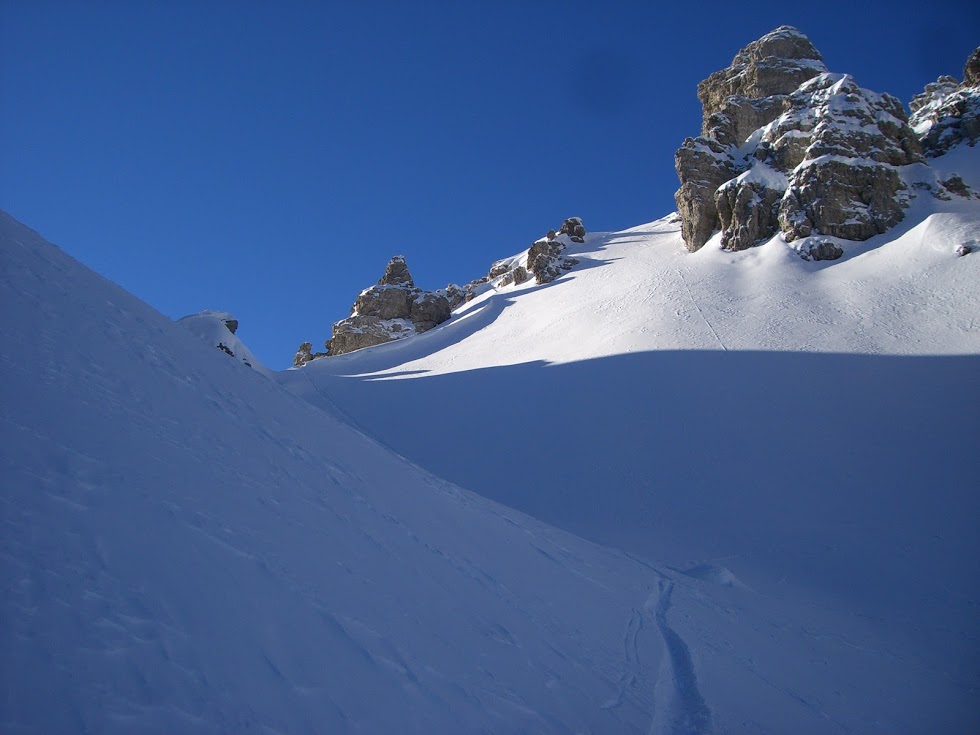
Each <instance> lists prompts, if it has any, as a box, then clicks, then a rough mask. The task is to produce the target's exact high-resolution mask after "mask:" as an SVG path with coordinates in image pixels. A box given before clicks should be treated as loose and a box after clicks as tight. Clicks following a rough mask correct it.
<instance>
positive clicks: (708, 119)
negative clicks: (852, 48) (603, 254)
mask: <svg viewBox="0 0 980 735" xmlns="http://www.w3.org/2000/svg"><path fill="white" fill-rule="evenodd" d="M968 69H969V65H968ZM968 74H969V73H968ZM968 78H969V76H968ZM952 81H953V82H955V80H952ZM957 95H959V96H958V97H957ZM698 97H699V99H700V100H701V103H702V107H703V122H702V131H701V135H700V136H699V137H697V138H688V139H687V140H685V141H684V143H683V145H682V146H681V148H680V149H679V150H678V151H677V153H676V155H675V163H676V168H677V174H678V177H679V178H680V181H681V187H680V189H679V190H678V191H677V194H676V195H675V198H676V201H677V206H678V210H679V213H680V215H681V218H682V234H683V237H684V241H685V243H686V244H687V247H688V249H689V250H691V251H695V250H698V249H699V248H701V247H702V246H703V245H704V244H705V242H707V241H708V239H709V238H710V237H711V236H712V234H713V233H714V232H715V231H716V230H718V229H719V228H720V229H721V244H722V247H724V248H726V249H729V250H744V249H745V248H748V247H751V246H752V245H754V244H756V243H758V242H760V241H764V240H768V239H769V238H771V237H772V236H773V235H775V234H776V233H777V232H781V233H782V234H783V236H784V237H785V239H786V241H787V242H794V241H795V243H794V247H795V248H796V249H798V251H799V252H800V254H801V255H803V257H805V258H808V259H809V258H814V259H829V258H836V257H840V255H841V254H842V253H843V250H842V249H841V248H840V246H839V245H838V244H836V243H835V242H834V240H866V239H868V238H869V237H873V236H874V235H877V234H880V233H882V232H885V231H886V230H888V229H889V228H891V227H893V226H894V225H895V224H897V223H898V222H900V221H901V220H902V218H903V217H904V208H905V206H906V204H907V201H908V199H909V196H910V194H909V191H908V186H907V184H906V183H905V181H903V175H902V174H903V167H906V166H911V165H913V164H921V163H922V162H923V161H924V160H925V159H924V156H923V145H924V143H920V140H919V137H918V136H917V135H916V133H917V132H924V131H925V130H926V122H925V121H923V122H922V123H920V125H919V126H917V129H916V130H915V131H914V130H913V129H912V127H910V125H909V122H908V118H907V116H906V114H905V110H904V108H903V106H902V104H901V102H899V100H897V99H896V98H895V97H892V96H891V95H888V94H878V93H875V92H872V91H870V90H868V89H864V88H863V87H860V86H859V85H858V84H857V83H856V82H855V80H854V79H853V78H852V77H851V76H849V75H847V74H831V73H829V72H828V71H827V69H826V67H825V65H824V63H823V60H822V57H821V56H820V54H819V52H818V51H817V50H816V49H815V48H814V47H813V45H812V44H811V43H810V41H809V39H807V38H806V36H804V35H803V34H802V33H800V32H799V31H798V30H796V29H795V28H791V27H789V26H782V27H780V28H778V29H776V30H775V31H773V32H772V33H769V34H767V35H766V36H763V37H762V38H761V39H759V40H758V41H755V42H753V43H751V44H749V45H748V46H746V47H745V48H744V49H742V50H741V51H740V52H739V53H738V54H737V55H736V56H735V58H734V60H733V61H732V65H731V66H730V67H728V68H727V69H723V70H721V71H719V72H715V73H714V74H712V75H711V76H709V77H708V78H707V79H706V80H704V81H703V82H702V83H701V84H700V85H699V86H698ZM917 99H918V98H917ZM977 99H978V97H977V93H976V89H975V88H970V87H965V91H964V88H961V87H957V91H956V92H955V93H954V92H952V91H951V90H950V88H949V85H948V83H945V82H942V80H941V86H940V87H938V88H937V91H936V93H935V94H933V95H932V96H931V97H930V98H929V99H928V100H926V101H923V102H922V103H921V105H920V107H921V108H922V109H923V110H926V109H928V111H929V112H927V113H923V114H924V115H928V114H932V115H933V116H934V117H936V119H937V121H936V122H935V123H932V126H933V127H936V126H938V128H937V129H942V130H943V131H945V132H943V133H941V134H939V133H937V134H936V135H937V136H938V137H941V138H942V139H943V140H947V141H952V142H950V143H949V145H954V144H955V143H956V142H959V141H961V140H964V139H968V140H975V139H976V131H975V130H973V127H971V125H972V126H974V127H975V125H976V119H977V115H976V110H975V109H973V108H972V107H971V105H975V104H976V101H977ZM971 110H972V112H971ZM971 115H972V117H971ZM971 120H972V122H971ZM940 121H947V122H940ZM920 127H921V131H920V129H919V128H920ZM971 136H972V137H971ZM929 150H935V149H934V148H927V153H928V151H929ZM945 150H948V147H947V148H946V149H945ZM943 152H945V151H943ZM933 155H939V153H934V154H933ZM918 178H920V179H921V176H919V177H918ZM925 186H926V187H927V188H931V189H932V190H933V193H934V194H935V195H937V196H945V195H946V191H945V188H944V187H943V185H942V184H941V183H939V182H938V181H934V182H932V183H927V184H925ZM950 189H951V190H953V191H955V188H954V187H950ZM827 236H829V237H830V238H833V240H831V239H829V238H828V237H827Z"/></svg>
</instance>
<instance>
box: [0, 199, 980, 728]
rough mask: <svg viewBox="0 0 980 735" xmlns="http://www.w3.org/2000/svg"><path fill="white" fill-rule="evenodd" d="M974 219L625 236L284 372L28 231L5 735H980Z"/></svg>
mask: <svg viewBox="0 0 980 735" xmlns="http://www.w3.org/2000/svg"><path fill="white" fill-rule="evenodd" d="M920 206H923V207H924V206H925V205H924V204H921V203H920ZM942 207H943V209H941V210H940V209H935V210H929V211H925V210H923V211H922V212H920V213H919V214H921V217H918V216H917V217H910V218H909V225H908V226H907V227H905V228H904V230H903V231H902V232H899V233H897V234H898V235H900V237H898V238H897V239H895V238H894V234H895V233H893V239H891V240H886V239H878V240H877V241H872V242H869V243H867V244H866V246H864V247H863V249H861V250H860V251H855V250H852V251H850V252H848V255H847V256H846V257H845V259H844V260H842V261H839V262H836V263H833V264H821V263H805V262H803V261H801V260H799V258H798V257H797V256H795V255H794V254H792V253H791V252H790V251H789V249H787V248H786V247H785V246H784V245H783V244H782V243H780V242H778V241H774V242H773V243H770V244H769V245H766V246H764V247H762V248H757V249H754V250H751V251H748V252H746V253H742V254H739V255H731V254H722V253H719V252H717V251H715V250H714V249H713V248H711V246H710V245H709V246H708V247H706V248H705V249H703V250H702V251H701V252H699V253H698V254H696V255H693V256H692V255H686V254H684V252H683V251H682V249H681V245H680V241H679V236H678V234H677V232H676V226H675V225H673V224H671V222H670V221H669V220H664V221H660V222H657V223H652V224H651V225H647V226H643V227H639V228H634V229H633V230H628V231H624V232H622V233H613V234H607V235H593V236H590V238H589V239H588V240H587V242H586V243H585V245H583V246H582V247H581V252H579V253H574V254H575V255H576V257H580V258H581V259H582V260H583V262H582V265H580V266H579V267H578V268H577V269H576V270H574V271H572V272H571V273H569V274H568V275H566V276H563V277H562V278H560V279H559V280H557V281H555V282H554V283H553V284H550V285H548V286H546V287H536V286H531V285H523V286H520V287H517V288H511V289H507V290H501V291H499V292H490V293H487V294H485V295H484V296H483V297H481V298H480V299H477V300H476V301H474V302H472V303H470V304H468V305H467V306H466V307H465V308H464V309H462V310H461V311H460V312H459V313H457V315H456V316H455V318H454V319H453V320H452V321H451V322H449V323H448V324H447V325H445V326H444V327H440V328H437V329H434V330H431V331H430V332H427V333H425V334H423V335H420V336H418V337H416V338H413V339H412V340H404V341H401V342H398V343H394V344H390V345H383V346H381V347H379V348H372V349H369V350H364V351H360V352H358V353H353V354H350V355H345V356H342V357H338V358H329V359H324V360H317V361H315V362H314V363H311V364H309V365H308V366H307V367H305V368H303V369H301V370H292V371H287V372H285V373H281V374H277V375H274V376H273V377H274V378H275V380H267V379H266V378H265V377H263V375H261V374H259V373H257V372H256V371H255V370H251V369H249V368H248V367H246V366H244V365H242V364H240V363H239V362H238V361H236V360H232V359H229V358H228V356H227V355H225V354H223V353H222V352H219V351H218V350H216V349H215V348H214V346H213V345H212V344H210V343H209V342H207V341H202V340H201V339H199V338H198V337H197V336H195V335H194V334H191V333H190V332H188V331H187V330H186V329H185V328H184V327H185V326H186V325H179V324H175V323H173V322H171V321H169V320H168V319H166V318H165V317H163V316H162V315H160V314H158V313H156V312H154V311H153V310H152V309H150V308H149V307H148V306H146V305H145V304H143V303H141V302H140V301H138V300H137V299H135V298H134V297H133V296H131V295H129V294H128V293H126V292H125V291H123V290H122V289H120V288H118V287H117V286H115V285H113V284H111V283H108V282H107V281H105V280H104V279H102V278H100V277H99V276H97V275H95V274H93V273H91V272H90V271H88V270H87V269H85V268H84V267H83V266H81V265H79V264H78V263H77V262H75V261H73V260H72V259H71V258H69V257H68V256H66V255H65V254H64V253H62V252H61V251H60V250H58V249H57V248H56V247H54V246H52V245H50V244H48V243H46V242H44V241H43V240H42V239H41V238H40V237H39V236H37V234H36V233H33V232H32V231H30V230H29V229H27V228H25V227H23V226H22V225H20V224H19V223H17V222H15V221H13V220H12V219H11V218H9V217H8V216H6V215H0V338H2V340H3V341H2V344H3V346H4V349H3V352H2V355H0V412H2V413H0V417H2V420H0V468H2V477H3V494H2V496H0V498H2V503H0V509H2V510H0V522H2V524H3V532H2V533H0V582H2V584H3V590H4V593H3V595H2V597H0V682H2V688H0V691H2V692H3V696H2V697H0V731H2V732H4V733H8V732H10V733H20V732H44V733H62V732H110V733H111V732H126V733H130V732H181V733H183V732H207V733H213V732H222V733H239V732H266V733H286V732H294V733H295V732H365V733H381V732H420V733H421V732H425V733H450V732H451V733H465V732H492V733H512V732H535V733H537V732H554V733H559V732H561V733H564V732H594V733H620V732H624V733H629V732H635V733H676V734H679V733H709V732H711V733H784V732H794V733H828V732H835V733H850V732H854V733H857V732H860V733H866V732H908V733H918V732H944V733H959V732H963V733H968V732H974V731H976V730H977V728H978V726H980V714H978V709H977V707H976V704H975V699H976V698H975V692H976V690H977V688H978V685H980V675H978V667H977V661H978V659H980V655H978V654H980V648H978V644H977V622H976V621H977V616H976V612H977V599H978V591H980V590H978V583H977V581H978V569H977V560H978V559H980V553H978V552H980V548H978V546H980V543H978V541H977V534H976V520H977V518H978V517H980V513H978V511H980V502H978V500H977V497H976V492H975V485H976V481H975V479H974V478H975V477H976V474H977V470H978V469H980V468H978V461H977V459H976V454H975V453H974V452H971V451H970V446H971V444H970V443H971V440H972V437H973V430H974V428H975V424H976V416H977V406H978V405H980V401H978V399H980V387H978V385H977V380H976V375H977V374H978V373H977V368H978V358H977V357H976V354H977V352H978V350H977V347H978V344H977V334H976V329H975V321H974V320H975V319H976V317H977V313H976V309H977V299H976V295H977V294H976V283H977V275H978V274H977V269H978V264H977V263H978V259H977V258H976V257H975V256H974V255H970V256H967V257H965V258H954V257H953V256H952V249H953V247H955V244H956V242H957V241H960V240H962V239H963V238H967V237H975V233H976V231H977V225H978V216H977V212H976V208H975V207H971V206H969V205H968V204H965V203H962V202H951V203H945V204H942ZM927 216H928V219H922V218H923V217H927ZM919 219H922V223H921V224H918V225H916V224H915V222H916V221H917V220H919ZM279 383H282V384H283V385H279ZM284 387H285V388H286V390H284V389H283V388H284ZM297 393H298V394H300V395H299V397H297V395H295V394H297ZM368 433H369V434H370V435H371V436H372V437H373V438H369V437H368V436H367V434H368ZM393 450H394V451H393ZM433 470H434V471H435V472H436V474H431V473H430V472H431V471H433ZM436 475H439V477H437V476H436ZM440 477H441V478H443V479H440ZM447 480H448V481H447ZM452 482H455V483H457V484H455V485H454V484H452ZM460 486H465V487H466V488H467V489H462V488H461V487H460ZM471 490H476V491H477V492H478V493H479V494H474V493H473V492H470V491H471ZM497 500H502V501H504V502H505V503H506V504H507V505H509V506H511V507H512V508H514V509H510V508H507V507H504V506H503V505H499V504H498V503H497V502H495V501H497ZM521 511H529V512H531V513H532V514H533V515H535V516H537V520H535V519H532V518H531V517H529V516H528V515H525V514H524V513H523V512H521ZM546 523H552V524H554V525H557V526H562V527H564V529H565V530H559V529H558V528H555V527H554V526H553V525H546ZM569 530H571V531H573V532H575V533H577V534H578V535H577V536H575V535H572V534H570V533H568V531H569ZM598 544H604V545H598Z"/></svg>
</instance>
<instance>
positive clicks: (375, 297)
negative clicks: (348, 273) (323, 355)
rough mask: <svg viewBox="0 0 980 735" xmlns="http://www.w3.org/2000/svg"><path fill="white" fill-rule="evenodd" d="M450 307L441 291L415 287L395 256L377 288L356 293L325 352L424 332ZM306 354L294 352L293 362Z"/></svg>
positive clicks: (402, 260)
mask: <svg viewBox="0 0 980 735" xmlns="http://www.w3.org/2000/svg"><path fill="white" fill-rule="evenodd" d="M457 288H458V287H457ZM451 308H452V307H451V305H450V302H449V298H447V295H446V293H445V292H440V291H423V290H422V289H420V288H416V286H415V281H414V280H413V278H412V274H411V272H410V271H409V270H408V265H407V264H406V262H405V258H404V257H402V256H400V255H396V256H395V257H393V258H392V259H391V260H390V261H389V262H388V265H387V267H386V268H385V272H384V275H383V276H382V277H381V279H380V280H379V281H378V283H377V285H374V286H371V287H370V288H367V289H365V290H364V291H362V292H361V293H360V294H358V296H357V299H356V300H355V301H354V306H353V307H352V308H351V315H350V316H349V317H347V318H346V319H341V320H340V321H339V322H337V323H336V324H334V325H333V333H332V335H331V337H330V339H329V340H327V352H328V353H329V354H330V355H343V354H345V353H347V352H353V351H354V350H359V349H361V348H362V347H373V346H374V345H379V344H384V343H385V342H391V341H392V340H395V339H402V338H405V337H410V336H412V335H415V334H420V333H422V332H426V331H428V330H430V329H432V328H433V327H435V326H437V325H439V324H442V323H443V322H444V321H446V320H448V319H449V317H450V311H451ZM307 344H309V343H305V342H304V343H303V345H301V346H300V350H301V351H302V350H303V347H305V346H306V345H307ZM307 352H308V351H307ZM307 352H304V353H303V355H302V357H301V354H300V353H299V352H298V353H297V354H296V359H303V360H305V361H307V362H308V360H306V357H305V355H306V354H307ZM313 357H315V356H313ZM313 357H311V358H310V359H313ZM304 364H305V363H304Z"/></svg>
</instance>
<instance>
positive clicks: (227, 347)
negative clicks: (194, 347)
mask: <svg viewBox="0 0 980 735" xmlns="http://www.w3.org/2000/svg"><path fill="white" fill-rule="evenodd" d="M177 323H178V324H180V326H182V327H184V328H185V329H187V330H188V331H189V332H191V333H192V334H195V335H197V336H198V337H200V338H201V339H202V340H204V341H205V342H207V343H208V344H210V345H211V346H213V347H215V348H217V349H219V350H221V351H222V352H224V353H225V354H226V355H228V356H230V357H233V358H235V359H236V360H238V361H239V362H241V363H242V364H243V365H247V366H248V367H250V368H254V369H256V370H258V371H259V372H262V373H268V370H267V369H266V367H265V366H264V365H263V364H262V363H261V362H259V359H258V358H257V357H256V356H255V355H254V354H253V353H252V351H251V350H250V349H249V348H248V346H247V345H246V344H245V343H244V342H242V340H241V339H240V338H239V337H238V336H237V335H236V332H237V331H238V320H237V319H236V318H235V317H233V316H232V315H231V314H229V313H228V312H227V311H211V310H205V311H202V312H199V313H197V314H190V315H189V316H185V317H182V318H180V319H178V320H177Z"/></svg>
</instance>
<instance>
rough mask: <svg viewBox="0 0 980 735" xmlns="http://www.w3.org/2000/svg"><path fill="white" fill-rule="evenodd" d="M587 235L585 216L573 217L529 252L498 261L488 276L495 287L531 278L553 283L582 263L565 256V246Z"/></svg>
mask: <svg viewBox="0 0 980 735" xmlns="http://www.w3.org/2000/svg"><path fill="white" fill-rule="evenodd" d="M586 234H587V233H586V231H585V225H584V224H582V219H581V217H569V218H568V219H566V220H565V221H564V222H563V223H562V226H561V228H560V229H559V230H558V232H555V231H554V230H548V233H547V234H546V235H545V236H544V237H542V238H541V239H539V240H535V241H534V242H533V243H531V247H530V248H528V250H527V252H526V253H521V254H518V255H515V256H513V257H512V258H504V259H503V260H498V261H496V262H495V263H494V264H493V265H492V266H490V272H489V273H488V274H487V279H488V280H489V283H490V285H491V286H493V287H494V288H503V287H505V286H510V285H511V284H515V285H516V284H520V283H524V282H525V281H527V280H529V279H530V278H534V281H535V283H538V284H544V283H550V282H551V281H553V280H555V279H556V278H557V277H558V276H560V275H561V274H562V273H563V272H564V271H567V270H569V269H571V268H573V267H575V266H576V265H578V262H579V261H578V260H577V259H576V258H571V257H569V256H567V255H565V249H566V248H567V247H568V246H569V245H570V244H571V243H583V242H585V236H586Z"/></svg>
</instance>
